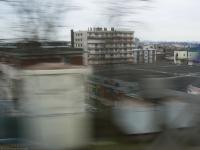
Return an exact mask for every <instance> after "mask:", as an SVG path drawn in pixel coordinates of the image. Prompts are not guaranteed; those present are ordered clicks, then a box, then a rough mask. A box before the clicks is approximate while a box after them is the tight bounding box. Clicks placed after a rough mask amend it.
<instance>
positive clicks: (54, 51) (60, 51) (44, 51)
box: [0, 47, 83, 58]
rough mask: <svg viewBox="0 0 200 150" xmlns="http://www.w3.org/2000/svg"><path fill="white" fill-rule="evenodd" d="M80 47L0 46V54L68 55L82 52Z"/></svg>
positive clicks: (21, 56) (23, 55)
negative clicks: (27, 47)
mask: <svg viewBox="0 0 200 150" xmlns="http://www.w3.org/2000/svg"><path fill="white" fill-rule="evenodd" d="M82 53H83V49H81V48H68V47H60V48H57V47H55V48H42V47H39V48H32V49H18V48H0V56H13V57H17V58H26V57H32V56H46V55H52V56H54V55H67V54H68V55H70V54H82Z"/></svg>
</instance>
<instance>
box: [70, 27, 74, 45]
mask: <svg viewBox="0 0 200 150" xmlns="http://www.w3.org/2000/svg"><path fill="white" fill-rule="evenodd" d="M71 47H72V48H74V30H73V29H72V30H71Z"/></svg>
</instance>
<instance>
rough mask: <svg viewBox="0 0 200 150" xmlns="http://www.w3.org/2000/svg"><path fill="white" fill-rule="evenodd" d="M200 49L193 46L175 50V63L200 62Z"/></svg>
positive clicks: (190, 63)
mask: <svg viewBox="0 0 200 150" xmlns="http://www.w3.org/2000/svg"><path fill="white" fill-rule="evenodd" d="M199 54H200V50H198V49H196V48H191V49H188V50H182V51H180V50H179V51H174V63H175V64H188V65H193V64H200V55H199Z"/></svg>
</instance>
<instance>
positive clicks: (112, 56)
mask: <svg viewBox="0 0 200 150" xmlns="http://www.w3.org/2000/svg"><path fill="white" fill-rule="evenodd" d="M71 34H72V35H71V37H72V46H74V47H75V48H83V49H84V50H85V52H87V53H85V54H84V64H85V65H88V64H89V65H95V64H112V63H133V62H134V57H133V48H134V31H119V30H115V29H114V28H111V29H110V30H109V29H107V28H88V30H87V31H75V32H74V31H73V30H72V31H71Z"/></svg>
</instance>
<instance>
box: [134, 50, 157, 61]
mask: <svg viewBox="0 0 200 150" xmlns="http://www.w3.org/2000/svg"><path fill="white" fill-rule="evenodd" d="M133 57H134V64H144V63H145V64H147V63H155V62H156V49H134V51H133Z"/></svg>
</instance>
